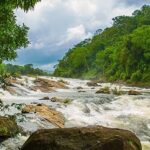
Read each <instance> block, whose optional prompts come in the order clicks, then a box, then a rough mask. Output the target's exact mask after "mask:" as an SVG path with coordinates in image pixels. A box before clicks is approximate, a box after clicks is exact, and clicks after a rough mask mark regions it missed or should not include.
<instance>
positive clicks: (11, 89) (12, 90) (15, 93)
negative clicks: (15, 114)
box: [5, 86, 20, 95]
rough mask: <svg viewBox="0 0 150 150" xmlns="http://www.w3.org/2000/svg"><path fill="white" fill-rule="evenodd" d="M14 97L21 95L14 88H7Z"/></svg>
mask: <svg viewBox="0 0 150 150" xmlns="http://www.w3.org/2000/svg"><path fill="white" fill-rule="evenodd" d="M5 90H7V91H8V92H9V93H10V94H12V95H20V94H19V93H18V92H17V91H16V90H15V89H14V88H13V87H12V86H7V87H6V89H5Z"/></svg>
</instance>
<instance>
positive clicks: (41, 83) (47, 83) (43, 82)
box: [31, 78, 68, 93]
mask: <svg viewBox="0 0 150 150" xmlns="http://www.w3.org/2000/svg"><path fill="white" fill-rule="evenodd" d="M34 83H35V84H36V85H35V86H33V87H32V88H31V89H32V90H34V91H37V90H40V91H42V92H45V93H46V92H50V91H54V89H55V88H58V89H67V88H68V87H67V86H66V85H65V84H64V83H62V82H59V81H53V80H49V79H44V78H37V79H36V80H35V81H34Z"/></svg>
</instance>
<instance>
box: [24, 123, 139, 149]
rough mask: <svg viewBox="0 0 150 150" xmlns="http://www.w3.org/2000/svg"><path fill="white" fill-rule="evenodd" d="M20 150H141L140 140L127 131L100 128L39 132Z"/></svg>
mask: <svg viewBox="0 0 150 150" xmlns="http://www.w3.org/2000/svg"><path fill="white" fill-rule="evenodd" d="M21 150H142V148H141V143H140V140H139V139H138V138H137V137H136V135H135V134H134V133H132V132H130V131H127V130H121V129H111V128H105V127H102V126H95V127H86V128H68V129H67V128H63V129H48V130H39V131H37V132H35V133H33V134H32V135H31V136H30V138H29V139H28V140H27V141H26V142H25V144H24V145H23V147H22V148H21Z"/></svg>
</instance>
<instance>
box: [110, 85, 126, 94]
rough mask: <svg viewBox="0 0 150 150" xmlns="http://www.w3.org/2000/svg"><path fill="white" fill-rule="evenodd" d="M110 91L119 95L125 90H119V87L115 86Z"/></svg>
mask: <svg viewBox="0 0 150 150" xmlns="http://www.w3.org/2000/svg"><path fill="white" fill-rule="evenodd" d="M112 93H113V94H114V95H117V96H120V95H123V94H125V93H126V92H125V91H121V90H119V89H117V88H116V87H115V88H114V89H112Z"/></svg>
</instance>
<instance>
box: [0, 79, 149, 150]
mask: <svg viewBox="0 0 150 150" xmlns="http://www.w3.org/2000/svg"><path fill="white" fill-rule="evenodd" d="M9 83H10V84H9V86H8V87H7V89H6V90H5V91H4V90H3V89H0V99H1V101H0V104H1V105H0V108H1V110H0V116H9V115H13V117H15V118H16V121H17V125H18V127H19V129H20V132H19V133H18V134H16V135H14V136H13V137H12V138H9V139H7V140H5V141H3V142H1V144H0V149H1V150H17V149H19V148H21V147H22V145H23V144H24V142H25V141H26V140H27V138H28V137H29V136H30V135H31V134H32V133H33V132H35V131H37V130H38V129H51V128H64V127H65V128H68V127H86V126H91V125H92V126H93V125H101V126H105V127H113V128H120V129H127V130H130V131H132V132H134V133H135V134H136V135H137V136H138V138H139V139H140V140H141V142H142V147H143V150H149V149H150V117H149V116H150V109H149V108H150V89H149V88H138V87H128V86H124V85H121V84H120V85H119V84H111V83H91V82H90V81H87V80H77V79H63V78H54V77H36V78H34V77H21V78H20V79H9Z"/></svg>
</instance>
